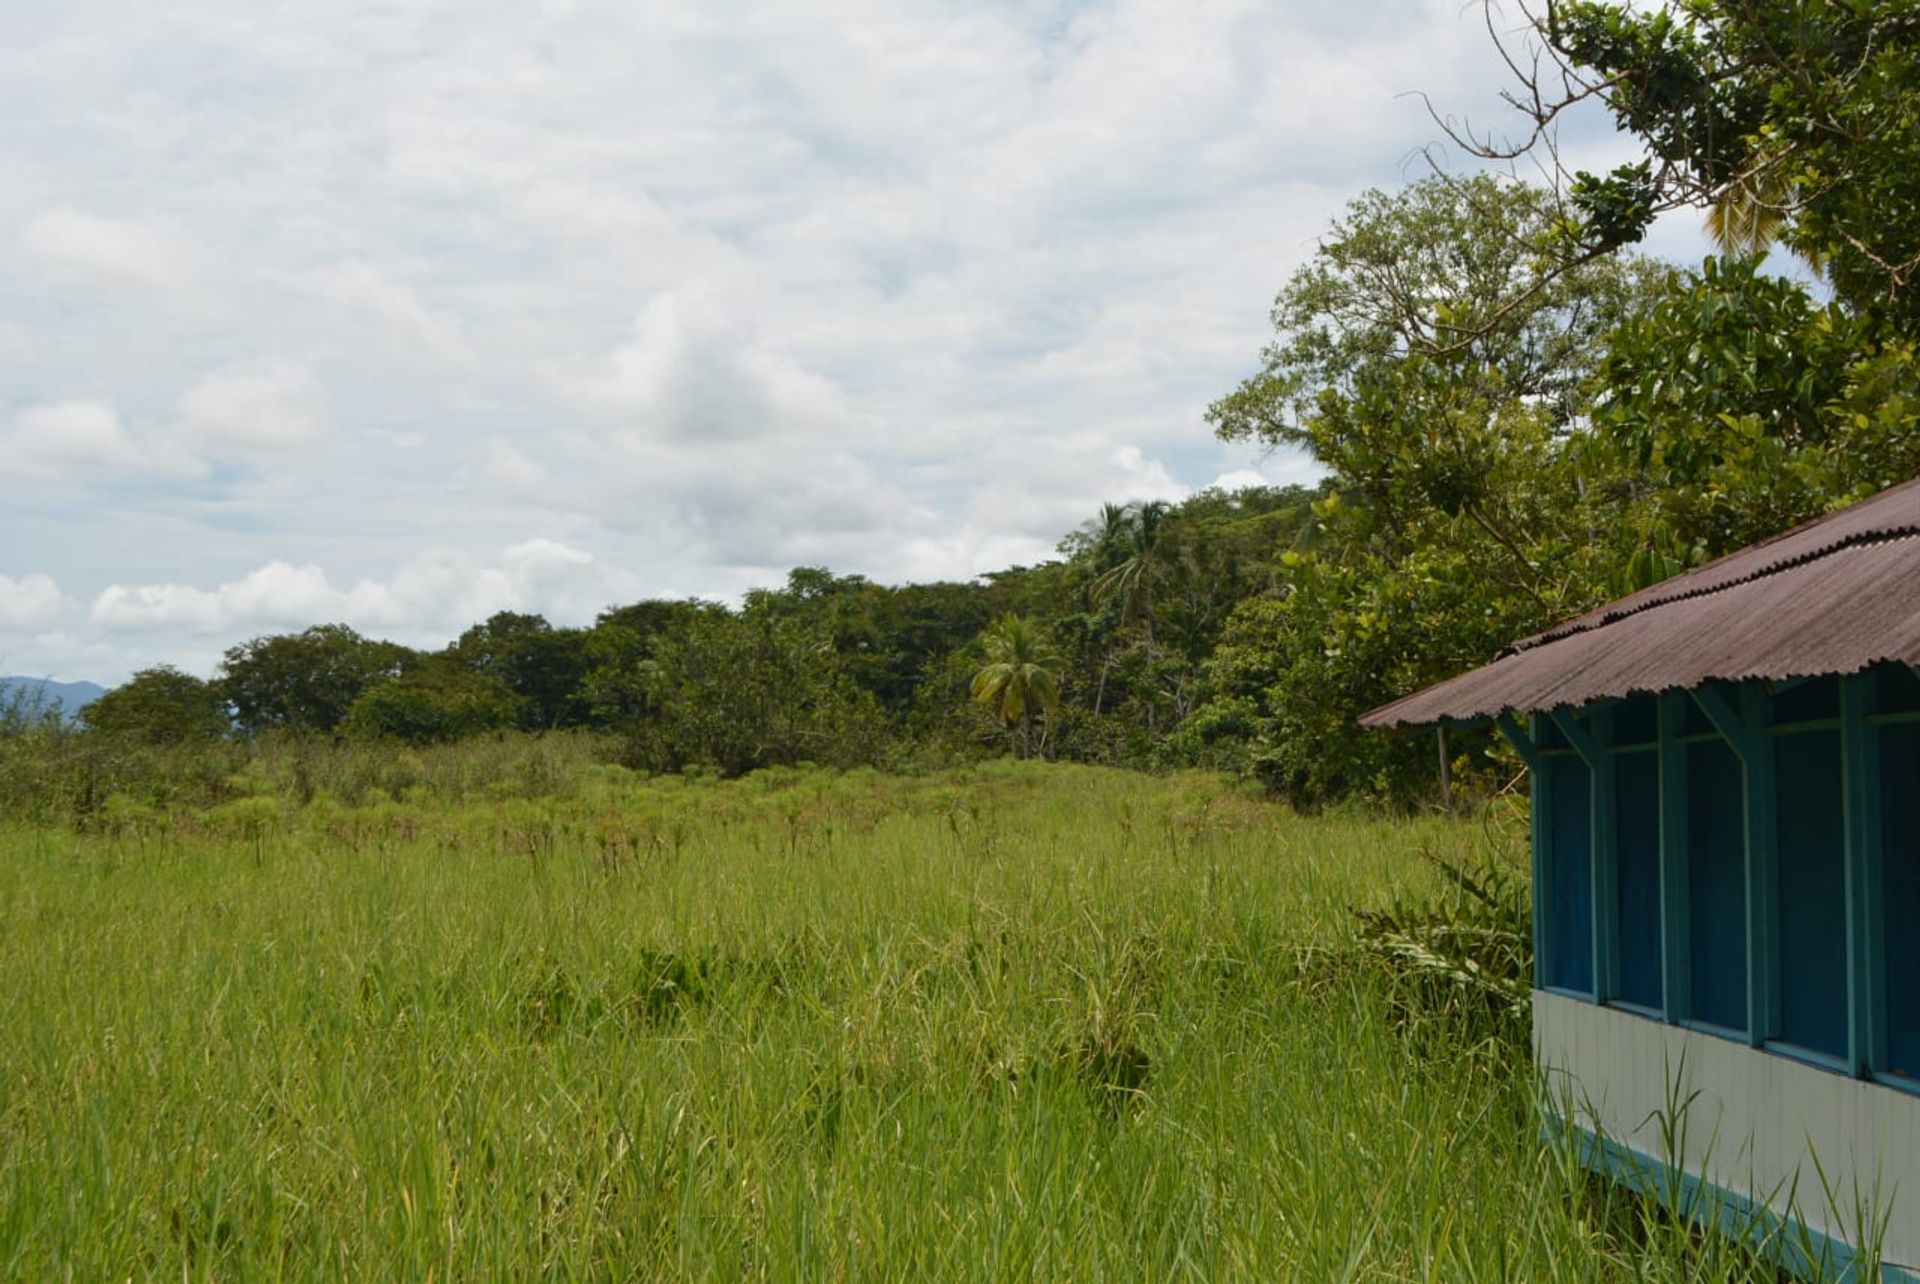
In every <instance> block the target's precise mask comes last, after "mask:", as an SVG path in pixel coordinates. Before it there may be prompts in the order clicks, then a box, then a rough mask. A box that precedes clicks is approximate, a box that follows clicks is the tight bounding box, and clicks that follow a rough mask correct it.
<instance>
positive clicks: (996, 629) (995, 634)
mask: <svg viewBox="0 0 1920 1284" xmlns="http://www.w3.org/2000/svg"><path fill="white" fill-rule="evenodd" d="M981 642H982V644H983V645H984V646H985V648H986V652H987V663H986V666H985V667H984V668H982V669H981V670H980V671H979V672H978V673H976V674H974V675H973V698H974V699H975V700H977V701H979V702H980V703H981V704H983V705H986V706H987V707H988V708H990V709H992V710H993V711H994V712H996V713H998V714H999V715H1000V720H1001V721H1002V722H1004V723H1005V724H1006V725H1007V726H1009V727H1012V728H1015V729H1016V733H1017V738H1016V739H1015V741H1014V743H1015V745H1016V746H1017V749H1018V752H1019V754H1020V756H1021V757H1022V758H1027V757H1031V756H1032V754H1033V748H1034V741H1033V715H1034V712H1035V711H1036V710H1038V711H1039V712H1042V713H1044V714H1046V716H1047V718H1048V720H1049V721H1051V720H1052V718H1053V717H1054V715H1055V713H1056V712H1057V711H1058V710H1059V708H1060V681H1059V678H1058V677H1057V676H1056V670H1057V669H1058V668H1059V666H1060V657H1059V655H1057V654H1056V653H1055V652H1054V650H1053V648H1052V647H1051V646H1049V645H1048V643H1047V640H1046V637H1045V635H1044V634H1042V633H1041V631H1040V630H1039V628H1038V627H1037V626H1035V625H1034V623H1033V622H1032V621H1031V620H1028V619H1026V618H1024V617H1022V616H1018V615H1004V616H1001V617H1000V618H999V619H998V620H995V621H994V622H993V623H992V624H991V625H989V626H988V628H987V630H986V632H985V633H983V634H981Z"/></svg>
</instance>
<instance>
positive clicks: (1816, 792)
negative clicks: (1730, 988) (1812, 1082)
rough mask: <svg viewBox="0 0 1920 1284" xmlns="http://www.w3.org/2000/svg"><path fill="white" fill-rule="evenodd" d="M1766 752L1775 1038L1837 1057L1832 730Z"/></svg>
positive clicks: (1838, 944)
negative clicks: (1770, 772)
mask: <svg viewBox="0 0 1920 1284" xmlns="http://www.w3.org/2000/svg"><path fill="white" fill-rule="evenodd" d="M1814 694H1816V695H1819V694H1821V693H1820V692H1818V691H1816V692H1815V693H1814ZM1833 707H1834V708H1835V709H1836V710H1837V708H1838V703H1837V699H1836V701H1835V703H1834V705H1833ZM1777 713H1778V707H1777V706H1776V715H1777ZM1815 716H1820V715H1817V714H1816V715H1815ZM1773 758H1774V789H1773V794H1774V799H1775V808H1776V810H1775V813H1774V833H1775V855H1774V876H1775V878H1776V880H1777V882H1776V884H1775V887H1776V895H1775V896H1774V898H1773V901H1774V907H1775V908H1774V913H1775V922H1774V925H1773V927H1774V932H1775V945H1776V949H1777V953H1776V955H1775V959H1776V965H1775V977H1774V983H1775V985H1776V987H1777V989H1776V993H1777V996H1778V1001H1777V1004H1776V1006H1775V1008H1774V1011H1775V1013H1776V1025H1775V1031H1774V1033H1775V1034H1777V1036H1778V1037H1779V1038H1780V1039H1781V1040H1782V1041H1783V1042H1786V1043H1791V1044H1794V1045H1796V1046H1798V1047H1801V1048H1807V1049H1810V1050H1812V1051H1814V1052H1822V1053H1825V1054H1827V1055H1828V1056H1832V1057H1845V1056H1846V1055H1847V993H1848V977H1847V939H1848V937H1847V874H1846V859H1847V855H1846V843H1847V831H1846V815H1845V810H1844V798H1843V793H1842V790H1843V786H1844V780H1843V777H1842V773H1841V754H1840V733H1839V732H1838V731H1837V730H1816V731H1800V732H1791V733H1787V734H1782V735H1780V736H1779V737H1777V738H1776V740H1775V742H1774V748H1773Z"/></svg>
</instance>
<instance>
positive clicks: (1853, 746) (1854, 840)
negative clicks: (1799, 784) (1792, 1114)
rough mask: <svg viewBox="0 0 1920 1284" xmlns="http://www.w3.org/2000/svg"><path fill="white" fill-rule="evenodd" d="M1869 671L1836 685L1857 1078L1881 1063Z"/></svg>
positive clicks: (1874, 749) (1875, 750)
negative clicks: (1844, 813)
mask: <svg viewBox="0 0 1920 1284" xmlns="http://www.w3.org/2000/svg"><path fill="white" fill-rule="evenodd" d="M1874 688H1875V680H1874V674H1873V670H1871V669H1868V670H1867V671H1866V672H1865V673H1853V674H1848V675H1847V676H1845V677H1843V678H1841V679H1840V764H1841V780H1842V782H1843V788H1844V790H1845V794H1844V797H1845V807H1846V833H1847V856H1846V880H1847V883H1846V885H1847V1055H1848V1057H1849V1059H1850V1060H1851V1062H1852V1065H1853V1072H1854V1073H1855V1074H1857V1075H1864V1074H1868V1073H1870V1072H1871V1071H1872V1070H1873V1068H1874V1067H1875V1066H1881V1065H1885V1064H1886V1063H1887V1049H1886V1037H1887V1032H1886V1024H1885V1019H1884V1018H1885V1015H1886V1002H1885V1000H1884V998H1883V996H1884V995H1885V993H1886V990H1885V988H1884V987H1885V984H1886V978H1885V975H1884V963H1883V960H1884V959H1885V958H1886V953H1885V950H1884V949H1883V948H1882V942H1881V939H1880V937H1881V911H1880V907H1881V906H1882V905H1884V904H1886V902H1885V900H1884V899H1883V896H1884V888H1885V880H1884V876H1883V873H1882V870H1881V865H1880V845H1881V843H1880V742H1879V737H1878V735H1876V734H1875V732H1874V729H1873V728H1872V727H1871V726H1869V725H1868V723H1867V714H1868V713H1869V711H1871V709H1872V708H1873V697H1874Z"/></svg>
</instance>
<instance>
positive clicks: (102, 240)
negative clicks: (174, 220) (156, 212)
mask: <svg viewBox="0 0 1920 1284" xmlns="http://www.w3.org/2000/svg"><path fill="white" fill-rule="evenodd" d="M26 243H27V247H28V248H29V249H30V250H32V251H33V253H34V254H36V255H37V256H39V257H40V258H42V259H44V260H46V261H48V262H50V263H54V264H57V265H59V266H61V267H66V268H78V269H80V270H82V271H86V272H92V273H98V274H99V275H102V276H107V277H116V278H120V279H122V280H128V281H134V282H138V283H139V284H142V285H167V284H170V283H172V282H173V281H175V280H176V279H177V277H178V265H179V264H178V258H177V256H176V255H175V253H174V251H173V250H172V249H170V248H169V246H168V245H167V243H166V242H165V241H164V240H163V239H162V238H161V237H159V236H158V235H156V234H155V233H154V232H152V231H151V230H149V229H148V228H145V227H142V226H141V225H140V224H138V223H131V222H127V221H125V220H122V219H112V218H102V217H100V216H99V215H97V214H86V213H82V212H80V211H78V210H48V211H46V212H45V213H43V214H39V215H36V216H35V217H34V218H33V219H32V221H30V222H29V223H28V224H27V227H26Z"/></svg>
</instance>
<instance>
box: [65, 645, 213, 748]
mask: <svg viewBox="0 0 1920 1284" xmlns="http://www.w3.org/2000/svg"><path fill="white" fill-rule="evenodd" d="M80 720H81V721H82V722H83V723H84V724H85V725H86V727H87V729H88V730H90V731H95V732H98V733H100V734H101V735H107V736H113V737H116V738H119V739H124V740H133V741H139V742H142V743H145V744H156V745H158V744H194V743H204V742H206V741H209V740H217V739H219V738H220V737H222V736H224V735H226V734H227V732H228V731H229V730H231V728H232V722H231V720H230V719H229V717H228V714H227V702H226V698H225V697H224V696H223V695H222V694H221V691H220V687H219V686H218V685H217V684H215V683H212V682H208V681H206V680H204V679H202V678H196V677H194V676H193V675H192V674H190V673H182V672H181V671H180V670H178V669H176V668H174V667H172V666H171V665H165V664H163V665H159V666H157V667H155V668H151V669H142V670H140V671H139V672H138V673H136V674H134V675H133V676H132V677H131V678H128V679H127V680H126V681H125V682H123V683H121V684H120V685H119V686H117V687H115V688H113V690H111V691H108V692H107V693H106V694H104V695H102V696H101V697H100V698H99V699H97V700H95V701H93V702H92V703H91V704H89V705H87V706H86V707H85V708H84V709H82V710H81V711H80Z"/></svg>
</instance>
